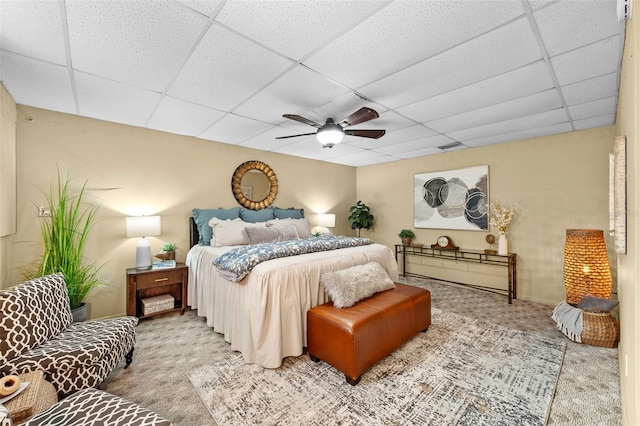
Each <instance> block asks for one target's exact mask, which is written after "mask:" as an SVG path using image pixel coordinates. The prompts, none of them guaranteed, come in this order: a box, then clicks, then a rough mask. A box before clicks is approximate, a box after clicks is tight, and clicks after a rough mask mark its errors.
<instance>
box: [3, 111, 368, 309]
mask: <svg viewBox="0 0 640 426" xmlns="http://www.w3.org/2000/svg"><path fill="white" fill-rule="evenodd" d="M17 112H18V119H17V134H18V136H17V140H18V147H17V164H18V200H17V210H18V231H17V233H16V234H15V235H14V236H12V237H10V244H9V247H7V248H8V250H6V254H5V255H4V256H3V262H5V261H7V262H8V268H9V271H8V273H7V274H6V275H7V278H6V279H5V280H3V283H2V285H3V286H4V287H7V286H9V285H12V284H16V283H19V282H20V281H21V275H20V268H21V267H22V266H24V265H26V264H28V263H29V262H31V261H33V260H34V259H37V258H38V256H39V255H40V254H41V250H42V249H41V243H40V241H41V240H40V239H41V237H40V227H39V226H40V225H39V220H40V219H39V218H38V217H37V206H38V205H43V203H44V195H43V193H42V191H41V190H47V189H48V188H49V186H50V183H51V181H52V179H54V178H55V176H56V167H57V166H59V167H60V170H61V171H62V172H63V173H66V172H67V171H69V172H70V173H71V176H72V178H73V182H74V183H75V185H76V186H79V185H81V184H82V183H83V182H84V181H85V180H88V192H87V194H88V197H89V199H92V200H93V201H95V202H97V203H100V205H101V208H100V212H99V214H98V221H97V223H96V226H95V228H94V229H93V231H92V234H91V236H90V238H89V240H88V242H87V250H86V254H87V257H89V258H91V259H96V260H97V261H99V262H104V263H105V266H104V269H103V271H102V272H103V274H102V275H103V276H104V277H106V278H107V279H109V281H110V282H111V284H112V285H111V287H110V289H108V290H101V291H100V293H98V294H96V295H95V296H94V297H92V298H91V299H90V302H91V310H92V311H91V317H92V318H98V317H105V316H113V315H120V314H123V313H124V312H125V304H126V302H125V300H126V299H125V295H126V293H125V290H126V287H125V270H126V268H129V267H132V266H133V265H135V246H136V239H128V238H126V237H125V216H126V215H127V214H135V213H136V211H140V209H142V210H143V211H140V213H146V214H158V215H160V216H162V235H161V236H159V237H150V242H151V251H152V253H157V252H159V251H160V250H161V247H162V245H163V243H165V242H174V243H176V244H177V246H178V252H177V257H178V260H179V261H181V260H182V261H184V259H185V256H186V253H187V251H188V248H189V247H188V218H189V216H190V214H191V209H192V208H194V207H198V208H216V207H233V206H237V205H238V204H237V202H236V201H235V198H234V197H233V194H232V192H231V176H232V174H233V172H234V170H235V168H236V167H237V166H238V165H239V164H241V163H243V162H244V161H247V160H261V161H264V162H265V163H267V164H268V165H269V166H271V168H272V169H273V170H274V171H275V173H276V174H277V177H278V181H279V192H278V195H277V198H276V200H275V203H274V206H277V207H283V208H286V207H301V208H304V209H305V212H306V215H307V217H308V218H309V220H310V221H311V223H312V225H315V220H316V215H315V214H314V212H324V211H327V212H331V213H335V214H336V228H335V229H334V231H335V232H336V233H342V234H345V233H349V232H350V228H349V223H348V221H347V216H348V212H349V207H350V206H351V205H352V204H353V203H354V200H355V180H356V179H355V168H353V167H347V166H340V165H336V164H330V163H326V162H321V161H314V160H306V159H301V158H294V157H290V156H286V155H281V154H274V153H268V152H263V151H257V150H253V149H247V148H241V147H237V146H233V145H227V144H220V143H214V142H210V141H205V140H200V139H196V138H192V137H186V136H178V135H172V134H167V133H162V132H157V131H151V130H147V129H141V128H135V127H130V126H125V125H118V124H114V123H108V122H104V121H98V120H93V119H88V118H81V117H76V116H72V115H67V114H61V113H55V112H51V111H47V110H41V109H36V108H29V107H24V106H18V108H17ZM27 116H30V117H33V119H34V121H33V122H29V121H27V120H26V117H27ZM7 258H8V260H6V259H7Z"/></svg>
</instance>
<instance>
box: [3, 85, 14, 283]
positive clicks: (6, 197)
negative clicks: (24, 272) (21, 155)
mask: <svg viewBox="0 0 640 426" xmlns="http://www.w3.org/2000/svg"><path fill="white" fill-rule="evenodd" d="M15 200H16V104H15V103H14V102H13V99H11V96H9V93H7V91H6V90H5V88H4V86H2V84H0V283H2V282H4V281H5V280H6V278H7V274H8V273H9V270H10V266H9V253H10V250H11V244H10V242H11V241H12V237H11V235H12V234H13V233H14V232H15V229H16V201H15Z"/></svg>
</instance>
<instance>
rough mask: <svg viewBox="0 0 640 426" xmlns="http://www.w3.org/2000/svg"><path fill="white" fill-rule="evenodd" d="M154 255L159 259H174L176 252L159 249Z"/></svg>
mask: <svg viewBox="0 0 640 426" xmlns="http://www.w3.org/2000/svg"><path fill="white" fill-rule="evenodd" d="M156 257H157V258H158V259H161V260H176V252H175V251H161V252H160V253H158V254H156Z"/></svg>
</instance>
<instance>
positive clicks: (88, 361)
mask: <svg viewBox="0 0 640 426" xmlns="http://www.w3.org/2000/svg"><path fill="white" fill-rule="evenodd" d="M60 283H61V286H60ZM25 285H26V288H23V286H25ZM60 289H62V290H61V291H60ZM5 293H11V294H9V295H7V294H5ZM39 293H48V294H49V295H56V296H57V298H56V297H45V296H42V295H41V294H39ZM34 300H42V303H41V305H43V304H44V303H50V304H51V305H52V306H50V307H44V306H43V307H42V308H38V309H37V311H38V312H39V313H40V315H42V316H41V317H39V318H36V317H34V316H33V315H31V314H26V313H24V310H23V311H22V312H21V311H19V310H16V307H18V308H26V309H25V310H26V311H29V310H30V309H29V306H31V305H30V304H29V302H31V301H34ZM0 301H2V308H3V311H2V316H3V317H2V320H1V321H0V323H1V324H2V327H1V328H0V330H2V331H0V333H5V334H6V335H7V336H9V339H7V342H6V343H5V342H4V339H3V342H2V345H3V350H2V354H3V359H2V362H1V363H0V375H5V374H24V373H28V372H30V371H35V370H43V371H44V373H45V378H46V380H48V381H49V382H51V383H53V385H54V386H55V387H56V389H57V391H58V393H60V394H63V395H68V394H71V393H73V392H76V391H78V390H80V389H85V388H90V387H96V386H97V385H99V384H100V383H101V382H102V381H103V380H104V379H105V378H106V377H107V376H108V375H109V373H110V372H111V371H113V369H114V368H115V367H116V366H117V365H118V362H119V361H120V360H121V359H122V358H124V357H125V355H127V353H128V352H129V351H131V350H132V349H133V347H134V345H135V341H136V325H137V324H138V318H136V317H131V316H128V317H121V318H113V319H105V320H96V321H85V322H78V323H72V322H70V321H68V318H70V315H71V310H70V309H69V308H68V306H69V299H68V296H67V291H66V285H65V284H64V279H62V275H61V274H55V275H49V276H45V277H42V278H39V279H36V280H33V281H27V282H26V283H24V284H22V285H20V286H17V287H14V288H13V289H9V290H5V291H2V292H0ZM63 303H64V304H66V309H62V308H61V307H60V305H61V304H63ZM4 307H9V308H11V309H10V310H8V311H6V312H5V311H4ZM67 314H68V315H67ZM47 315H54V316H47ZM55 315H58V317H55ZM30 323H33V324H38V326H36V327H34V329H35V330H37V331H36V334H37V336H35V337H34V336H31V328H29V327H28V326H26V325H25V324H30ZM43 324H54V325H53V326H51V327H44V326H43ZM60 324H65V327H63V328H62V329H61V330H59V328H60ZM12 326H13V327H16V328H18V329H20V330H21V331H22V334H23V338H22V339H19V338H16V337H15V336H16V335H17V333H15V331H14V330H13V329H11V327H12ZM50 330H59V331H58V332H57V333H56V334H53V332H51V331H50ZM42 336H49V338H48V340H44V341H43V338H42ZM27 342H28V343H27ZM32 342H38V343H37V344H33V343H32ZM5 347H6V348H7V349H6V350H7V353H9V354H16V355H14V356H13V357H12V358H9V357H7V356H6V354H5V349H4V348H5ZM19 350H20V351H21V352H19V353H18V351H19Z"/></svg>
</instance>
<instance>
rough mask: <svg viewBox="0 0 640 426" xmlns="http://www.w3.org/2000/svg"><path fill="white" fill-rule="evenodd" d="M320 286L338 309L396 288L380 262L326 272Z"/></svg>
mask: <svg viewBox="0 0 640 426" xmlns="http://www.w3.org/2000/svg"><path fill="white" fill-rule="evenodd" d="M320 284H322V286H323V287H324V290H325V291H326V292H327V295H329V298H330V299H331V301H332V302H333V306H335V307H336V308H348V307H349V306H352V305H354V304H355V303H356V302H357V301H358V300H362V299H366V298H367V297H369V296H372V295H373V294H374V293H377V292H379V291H384V290H389V289H392V288H395V286H396V285H395V284H394V282H393V280H392V279H391V278H389V275H388V274H387V271H385V270H384V268H383V267H382V265H380V264H379V263H378V262H369V263H366V264H364V265H357V266H353V267H351V268H348V269H342V270H340V271H336V272H326V273H324V274H322V275H320Z"/></svg>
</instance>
